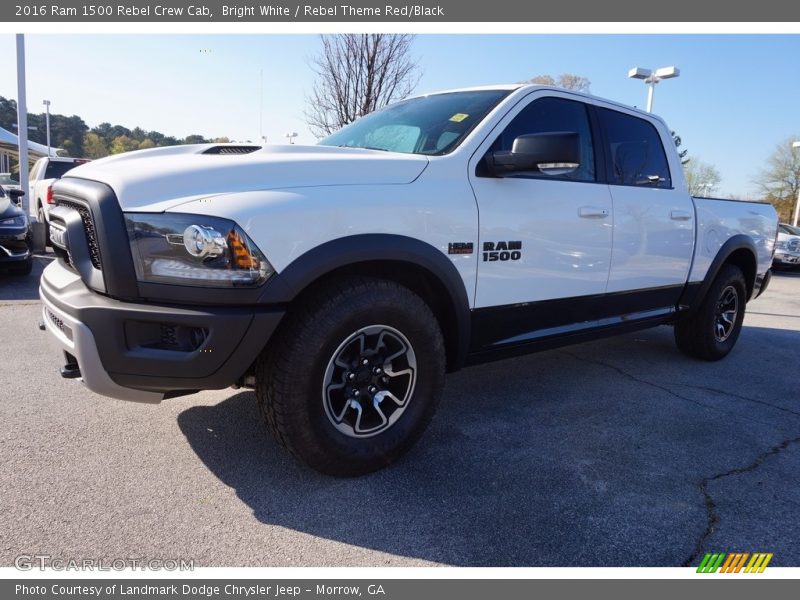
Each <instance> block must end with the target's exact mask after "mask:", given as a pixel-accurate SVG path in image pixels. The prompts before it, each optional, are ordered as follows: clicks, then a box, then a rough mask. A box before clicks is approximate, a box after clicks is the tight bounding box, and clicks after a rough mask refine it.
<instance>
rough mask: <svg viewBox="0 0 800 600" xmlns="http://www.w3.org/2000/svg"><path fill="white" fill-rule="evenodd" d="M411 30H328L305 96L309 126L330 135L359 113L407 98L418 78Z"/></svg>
mask: <svg viewBox="0 0 800 600" xmlns="http://www.w3.org/2000/svg"><path fill="white" fill-rule="evenodd" d="M413 39H414V36H412V35H406V34H402V35H397V34H384V33H370V34H340V35H323V36H321V40H322V50H321V52H320V53H319V54H318V55H317V56H315V57H313V58H312V59H311V61H310V62H311V65H310V66H311V69H312V70H313V71H314V74H315V75H316V82H315V85H314V90H313V91H312V92H311V94H310V95H309V96H307V97H306V101H307V103H308V109H307V110H306V112H305V116H306V122H307V123H308V126H309V129H311V132H312V133H313V134H314V135H315V136H317V137H323V136H325V135H329V134H331V133H333V132H334V131H336V130H338V129H341V128H342V127H344V126H345V125H347V124H348V123H352V122H353V121H355V120H356V119H357V118H359V117H361V116H363V115H365V114H367V113H370V112H372V111H374V110H376V109H378V108H381V107H383V106H386V105H387V104H389V103H390V102H392V101H394V100H401V99H403V98H405V97H407V96H408V95H409V94H410V93H411V92H412V91H413V89H414V87H416V85H417V82H418V81H419V75H418V65H417V63H416V62H414V60H413V58H412V57H411V43H412V41H413Z"/></svg>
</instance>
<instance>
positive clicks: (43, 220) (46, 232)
mask: <svg viewBox="0 0 800 600" xmlns="http://www.w3.org/2000/svg"><path fill="white" fill-rule="evenodd" d="M36 218H37V219H38V220H39V223H44V244H45V246H50V245H51V244H50V224H49V223H48V222H47V218H46V217H45V214H44V208H42V205H41V204H40V205H39V208H38V209H37V211H36Z"/></svg>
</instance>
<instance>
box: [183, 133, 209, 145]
mask: <svg viewBox="0 0 800 600" xmlns="http://www.w3.org/2000/svg"><path fill="white" fill-rule="evenodd" d="M181 143H182V144H207V143H208V140H207V139H206V138H204V137H203V136H202V135H197V134H192V135H187V136H186V138H184V139H183V140H182V141H181Z"/></svg>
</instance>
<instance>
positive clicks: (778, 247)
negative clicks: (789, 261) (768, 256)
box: [775, 241, 789, 250]
mask: <svg viewBox="0 0 800 600" xmlns="http://www.w3.org/2000/svg"><path fill="white" fill-rule="evenodd" d="M788 247H789V242H786V241H780V242H775V249H776V250H786V249H787V248H788Z"/></svg>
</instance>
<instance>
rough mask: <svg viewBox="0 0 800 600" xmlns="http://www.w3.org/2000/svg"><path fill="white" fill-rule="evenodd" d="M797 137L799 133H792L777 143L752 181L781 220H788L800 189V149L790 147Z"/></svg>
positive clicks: (798, 137) (799, 137) (799, 136)
mask: <svg viewBox="0 0 800 600" xmlns="http://www.w3.org/2000/svg"><path fill="white" fill-rule="evenodd" d="M798 139H800V135H793V136H792V137H789V138H786V139H785V140H783V141H782V142H780V143H779V144H777V145H776V146H775V150H773V151H772V154H771V155H770V157H769V158H768V159H767V161H766V166H765V167H764V169H762V170H761V172H760V173H759V174H758V176H757V177H756V179H755V181H754V183H755V184H756V185H757V186H758V189H759V191H760V193H761V196H762V198H763V199H764V200H766V201H767V202H770V203H771V204H772V205H773V206H774V207H775V209H776V210H777V211H778V215H779V217H780V219H781V221H783V222H789V221H790V219H791V216H792V214H793V208H794V203H795V201H796V199H797V193H798V190H800V149H797V148H793V147H792V142H793V141H794V140H798Z"/></svg>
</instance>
